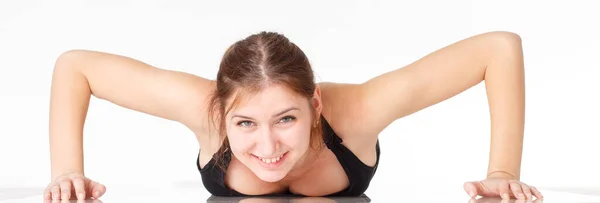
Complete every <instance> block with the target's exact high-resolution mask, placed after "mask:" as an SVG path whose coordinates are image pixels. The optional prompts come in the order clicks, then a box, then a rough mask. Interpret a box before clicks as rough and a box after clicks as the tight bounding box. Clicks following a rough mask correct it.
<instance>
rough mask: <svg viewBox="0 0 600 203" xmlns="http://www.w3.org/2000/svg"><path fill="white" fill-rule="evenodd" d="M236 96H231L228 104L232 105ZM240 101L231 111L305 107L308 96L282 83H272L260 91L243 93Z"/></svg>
mask: <svg viewBox="0 0 600 203" xmlns="http://www.w3.org/2000/svg"><path fill="white" fill-rule="evenodd" d="M238 93H239V91H236V93H235V94H234V95H238ZM235 97H236V96H234V97H232V98H230V99H229V100H228V102H227V106H230V105H231V104H232V102H233V101H234V99H235ZM238 97H239V98H238V99H239V101H238V102H237V104H236V105H235V107H234V108H232V109H231V111H232V112H233V111H252V110H260V111H268V110H269V109H273V110H275V111H276V110H279V109H280V108H287V107H290V106H292V105H293V106H296V107H297V108H304V105H303V104H305V103H306V101H307V98H305V97H303V96H302V95H300V94H298V93H296V92H294V91H292V90H291V89H289V88H287V87H285V86H281V85H270V86H267V87H265V88H262V89H261V90H259V91H258V92H255V93H252V94H241V95H239V96H238Z"/></svg>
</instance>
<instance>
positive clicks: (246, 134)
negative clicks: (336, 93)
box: [226, 85, 320, 182]
mask: <svg viewBox="0 0 600 203" xmlns="http://www.w3.org/2000/svg"><path fill="white" fill-rule="evenodd" d="M317 92H318V91H317ZM315 95H317V96H318V94H315ZM315 98H318V97H314V98H313V99H312V100H311V101H312V102H309V101H308V100H307V99H306V98H304V97H301V96H299V95H297V94H295V93H294V92H292V91H291V90H289V89H287V88H284V87H282V86H276V85H272V86H270V87H268V88H266V89H263V90H262V91H261V92H260V93H258V94H256V95H253V96H252V97H249V98H245V100H243V101H242V102H240V103H239V104H238V106H237V107H236V108H235V109H233V110H231V111H230V112H229V114H228V115H227V116H226V125H227V136H228V139H229V144H230V149H231V151H232V153H233V154H234V155H235V157H236V158H237V159H238V160H239V161H240V162H241V163H243V164H244V165H246V167H248V168H249V169H250V170H251V171H252V172H254V173H255V174H256V176H258V177H259V178H260V179H262V180H263V181H267V182H276V181H279V180H281V179H283V178H284V177H285V176H286V175H287V174H288V173H289V171H291V170H292V169H294V166H295V165H296V163H298V161H299V160H302V158H303V157H304V155H305V154H306V152H307V151H308V149H309V143H310V133H311V128H312V126H313V124H314V122H315V116H314V114H313V113H312V111H311V108H312V107H311V105H315V107H318V106H319V105H318V104H319V103H320V100H319V99H315ZM315 101H316V102H315Z"/></svg>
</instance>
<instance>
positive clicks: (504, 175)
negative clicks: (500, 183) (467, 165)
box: [487, 171, 519, 180]
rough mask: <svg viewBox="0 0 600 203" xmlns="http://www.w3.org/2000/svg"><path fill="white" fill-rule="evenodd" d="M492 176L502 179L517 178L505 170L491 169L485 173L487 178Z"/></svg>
mask: <svg viewBox="0 0 600 203" xmlns="http://www.w3.org/2000/svg"><path fill="white" fill-rule="evenodd" d="M492 178H502V179H510V180H519V178H518V177H516V176H515V175H513V174H511V173H509V172H506V171H492V172H490V173H488V174H487V179H492Z"/></svg>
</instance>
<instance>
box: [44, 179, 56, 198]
mask: <svg viewBox="0 0 600 203" xmlns="http://www.w3.org/2000/svg"><path fill="white" fill-rule="evenodd" d="M53 186H54V184H52V183H51V184H49V185H48V186H47V187H46V188H45V189H44V200H52V191H51V190H50V189H52V187H53Z"/></svg>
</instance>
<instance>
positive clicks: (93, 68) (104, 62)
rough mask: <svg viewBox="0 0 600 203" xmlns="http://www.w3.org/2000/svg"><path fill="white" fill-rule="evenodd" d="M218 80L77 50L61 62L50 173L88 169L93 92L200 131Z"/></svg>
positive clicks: (53, 108)
mask: <svg viewBox="0 0 600 203" xmlns="http://www.w3.org/2000/svg"><path fill="white" fill-rule="evenodd" d="M213 84H214V83H213V81H211V80H207V79H204V78H201V77H198V76H194V75H192V74H187V73H183V72H178V71H170V70H164V69H159V68H156V67H153V66H150V65H148V64H145V63H143V62H141V61H138V60H135V59H132V58H128V57H124V56H119V55H115V54H109V53H103V52H97V51H87V50H72V51H68V52H65V53H64V54H62V55H61V56H60V57H59V58H58V59H57V61H56V64H55V67H54V71H53V75H52V87H51V98H50V126H49V127H50V129H49V130H50V132H49V133H50V154H51V155H50V159H51V165H52V166H51V171H52V172H51V174H52V175H51V178H52V180H54V179H55V178H56V177H57V176H59V175H61V174H65V173H69V172H77V173H81V174H83V171H84V169H83V126H84V122H85V117H86V114H87V110H88V105H89V100H90V96H91V95H93V96H95V97H96V98H98V99H102V100H106V101H109V102H111V103H114V104H116V105H119V106H122V107H125V108H128V109H132V110H135V111H139V112H143V113H146V114H150V115H154V116H158V117H162V118H165V119H168V120H173V121H177V122H181V123H182V124H184V125H185V126H187V127H189V128H191V129H192V130H193V131H195V132H199V131H202V130H203V128H204V127H205V125H206V123H207V122H206V116H204V115H206V110H205V105H204V104H205V99H206V96H207V95H208V94H210V92H211V91H212V88H213V87H214V86H213Z"/></svg>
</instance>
